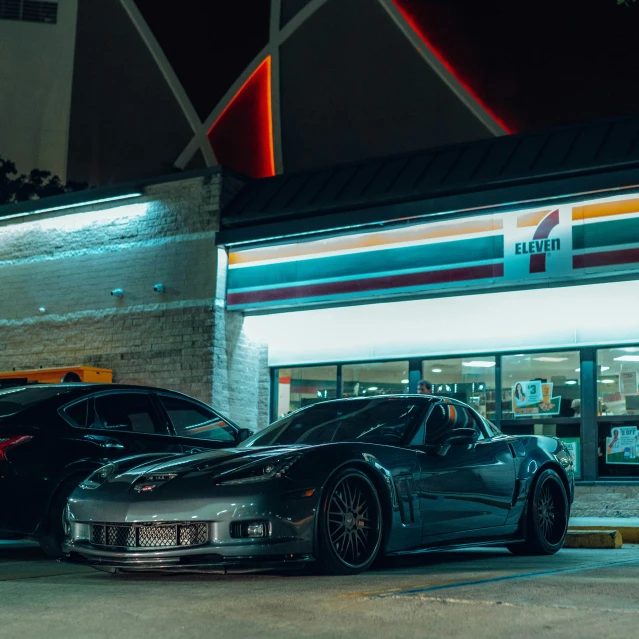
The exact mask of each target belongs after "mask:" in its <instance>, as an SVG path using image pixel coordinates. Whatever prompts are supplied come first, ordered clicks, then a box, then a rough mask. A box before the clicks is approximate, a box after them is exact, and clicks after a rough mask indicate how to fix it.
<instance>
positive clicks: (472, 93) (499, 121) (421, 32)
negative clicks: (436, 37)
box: [393, 0, 515, 133]
mask: <svg viewBox="0 0 639 639" xmlns="http://www.w3.org/2000/svg"><path fill="white" fill-rule="evenodd" d="M399 2H400V0H393V4H394V5H395V7H396V8H397V10H398V11H399V12H400V13H401V14H402V17H403V18H404V20H406V22H407V23H408V25H409V26H410V28H411V29H412V30H413V31H414V32H415V33H416V34H417V35H418V36H419V38H420V40H421V41H422V42H423V43H424V44H425V45H426V47H428V49H430V51H431V53H432V54H433V55H434V56H435V57H436V58H437V59H438V60H439V62H441V64H442V65H443V67H444V68H445V69H446V71H448V73H450V74H451V75H452V76H453V77H454V78H455V80H457V82H459V84H461V85H462V87H463V88H464V89H465V90H466V91H467V92H468V94H469V95H470V96H471V97H472V98H473V100H475V102H477V103H478V104H479V105H480V106H481V107H482V108H483V109H484V111H486V113H488V115H489V116H490V117H491V118H492V119H493V120H495V122H497V124H499V126H500V127H501V128H502V129H504V131H506V133H515V131H514V130H513V129H512V128H511V127H509V126H508V125H507V124H506V123H505V122H504V121H503V120H502V119H501V118H500V117H499V116H498V115H496V114H495V112H494V111H493V110H492V109H491V108H490V107H488V106H487V105H486V103H485V102H484V101H483V100H482V99H481V98H480V97H479V96H478V95H477V93H475V91H474V90H473V89H471V87H469V86H468V84H467V83H466V82H464V81H463V80H462V79H461V77H460V76H459V74H458V73H457V71H455V69H454V68H453V67H452V65H451V64H450V62H449V61H448V60H447V59H446V58H445V57H444V54H443V53H442V52H441V51H440V50H439V49H437V47H435V45H434V44H433V43H432V42H431V40H430V39H429V38H428V36H427V35H426V34H425V33H424V30H423V29H422V28H421V27H420V26H419V25H418V24H417V22H415V20H414V18H413V17H412V16H410V15H409V14H408V13H407V11H406V10H405V9H403V8H402V6H401V5H400V4H399Z"/></svg>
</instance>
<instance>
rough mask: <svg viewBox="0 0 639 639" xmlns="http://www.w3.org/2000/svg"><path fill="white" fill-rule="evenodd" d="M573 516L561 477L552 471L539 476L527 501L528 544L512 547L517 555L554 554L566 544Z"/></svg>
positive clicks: (509, 547)
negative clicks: (569, 521) (571, 515)
mask: <svg viewBox="0 0 639 639" xmlns="http://www.w3.org/2000/svg"><path fill="white" fill-rule="evenodd" d="M569 515H570V509H569V503H568V496H567V494H566V489H565V487H564V484H563V482H562V481H561V478H560V477H559V475H558V474H557V473H556V471H554V470H552V469H547V470H544V471H542V472H541V474H540V475H539V476H538V477H537V479H536V481H535V484H534V486H533V488H532V490H531V493H530V497H529V500H528V513H527V521H526V541H525V542H523V543H518V544H511V545H509V546H508V549H509V550H510V551H511V552H513V553H515V554H526V555H552V554H554V553H556V552H557V551H558V550H559V549H560V548H561V547H562V546H563V545H564V539H565V537H566V532H567V530H568V518H569Z"/></svg>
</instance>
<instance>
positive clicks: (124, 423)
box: [83, 391, 180, 459]
mask: <svg viewBox="0 0 639 639" xmlns="http://www.w3.org/2000/svg"><path fill="white" fill-rule="evenodd" d="M89 410H90V414H89V419H88V425H87V428H86V430H85V432H84V434H83V437H84V440H85V441H86V442H87V443H88V444H93V445H94V446H95V447H96V448H97V449H98V450H99V451H100V454H101V455H102V456H103V457H105V458H107V459H119V458H121V457H128V456H130V455H140V454H145V453H155V452H180V447H179V444H178V442H177V441H176V439H175V438H174V437H173V436H172V434H171V432H170V431H169V429H168V428H167V425H166V423H165V421H164V420H163V419H162V416H161V415H160V414H159V412H158V410H157V409H156V407H155V404H154V402H153V399H152V394H151V392H145V391H117V392H104V393H99V394H97V395H95V396H94V397H93V398H92V406H90V407H89Z"/></svg>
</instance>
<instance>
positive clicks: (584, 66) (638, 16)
mask: <svg viewBox="0 0 639 639" xmlns="http://www.w3.org/2000/svg"><path fill="white" fill-rule="evenodd" d="M341 1H344V2H346V1H348V0H341ZM375 1H376V0H371V2H375ZM136 2H137V3H138V5H139V7H140V9H141V10H142V12H143V14H144V15H145V17H146V19H147V20H148V22H149V24H150V26H151V27H152V29H153V30H154V32H155V34H156V36H157V37H158V40H159V41H160V43H161V45H162V46H163V48H164V50H165V51H166V53H167V55H168V57H169V59H170V60H171V61H172V63H173V66H174V68H175V69H176V72H177V73H178V76H179V77H180V78H181V80H182V82H183V84H184V85H185V88H186V89H187V91H188V92H189V94H190V95H191V97H192V99H193V101H194V103H195V106H196V108H197V110H198V111H199V112H200V115H202V117H205V116H206V115H207V114H208V113H209V112H210V110H211V109H212V108H213V106H214V105H215V104H216V103H217V101H218V100H219V99H220V98H221V97H222V95H223V94H224V92H225V91H226V90H227V89H228V88H229V87H230V85H231V84H232V82H233V80H234V79H235V78H236V77H237V76H238V75H239V73H240V72H241V71H242V69H243V68H244V67H245V66H246V65H247V64H248V63H249V62H250V61H251V60H252V59H253V57H254V56H255V55H256V54H257V53H258V52H259V51H260V49H261V48H262V47H263V46H264V44H265V43H266V40H267V37H268V13H269V7H268V5H269V2H268V0H233V2H229V1H227V0H207V1H201V0H190V1H189V2H187V3H183V4H182V5H181V6H182V7H185V5H186V6H188V11H186V10H185V11H182V12H174V11H170V12H169V11H167V10H166V7H165V6H164V3H158V2H156V0H136ZM399 2H400V3H401V4H402V5H403V6H404V8H406V9H407V11H408V12H410V13H411V14H412V15H414V16H416V17H417V18H418V19H419V21H420V23H421V24H422V26H423V28H424V29H425V31H426V33H427V34H428V36H429V38H430V39H431V40H432V42H433V43H434V44H435V45H436V46H437V47H438V48H439V49H440V50H441V51H442V52H443V53H444V54H445V56H446V57H447V58H448V59H449V61H450V62H451V63H452V65H453V66H454V67H455V68H456V70H457V71H458V73H459V75H460V76H462V77H463V78H464V79H465V80H466V82H467V83H468V84H469V85H470V86H471V87H472V88H473V89H474V90H475V92H476V93H477V94H478V95H479V96H480V97H481V98H482V99H483V100H484V101H485V102H486V104H487V105H488V106H489V107H491V108H492V110H493V111H495V112H496V114H497V115H499V116H501V118H502V119H503V120H504V121H505V122H506V123H507V124H509V125H510V127H511V128H513V129H514V130H516V131H526V130H533V129H539V128H546V127H549V126H554V125H560V124H570V123H574V122H578V121H582V120H587V119H592V118H598V117H608V116H616V115H624V114H628V113H633V112H639V88H638V83H637V78H639V37H637V36H638V34H639V2H637V4H635V5H631V6H630V7H629V8H627V7H625V6H617V4H616V0H484V1H482V0H399ZM298 4H299V3H298ZM302 4H303V3H302ZM362 27H363V28H365V27H366V25H365V24H363V25H362Z"/></svg>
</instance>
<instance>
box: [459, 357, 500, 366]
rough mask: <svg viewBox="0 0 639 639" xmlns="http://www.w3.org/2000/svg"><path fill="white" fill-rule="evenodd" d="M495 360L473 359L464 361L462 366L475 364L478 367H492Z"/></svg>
mask: <svg viewBox="0 0 639 639" xmlns="http://www.w3.org/2000/svg"><path fill="white" fill-rule="evenodd" d="M494 365H495V362H485V361H482V360H479V359H478V360H473V361H472V362H462V366H474V367H476V368H490V367H491V366H494Z"/></svg>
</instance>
